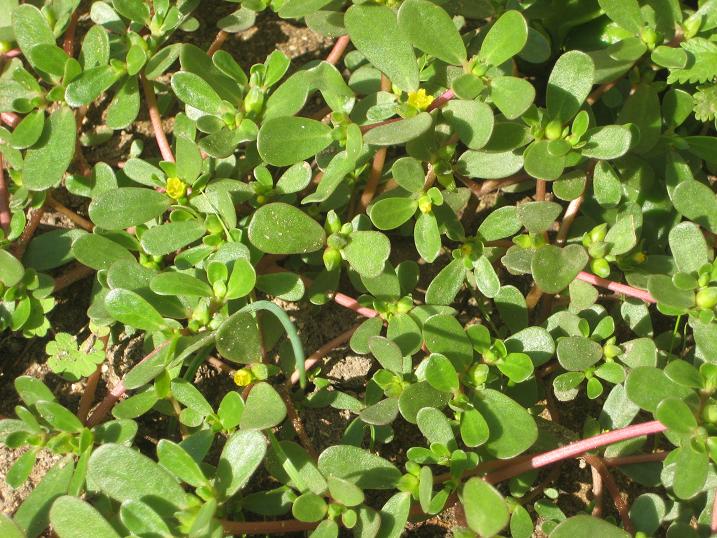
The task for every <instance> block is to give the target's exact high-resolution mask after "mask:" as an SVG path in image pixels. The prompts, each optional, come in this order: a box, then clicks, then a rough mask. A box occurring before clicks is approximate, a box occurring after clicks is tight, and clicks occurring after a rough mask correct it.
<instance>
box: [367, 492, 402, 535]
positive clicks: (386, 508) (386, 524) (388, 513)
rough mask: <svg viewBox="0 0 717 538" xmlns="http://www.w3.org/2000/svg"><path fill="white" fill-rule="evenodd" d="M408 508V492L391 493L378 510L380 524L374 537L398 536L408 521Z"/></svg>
mask: <svg viewBox="0 0 717 538" xmlns="http://www.w3.org/2000/svg"><path fill="white" fill-rule="evenodd" d="M410 509H411V494H410V493H407V492H403V491H402V492H399V493H396V494H395V495H393V497H391V498H390V499H389V500H388V501H386V504H384V505H383V508H381V511H380V512H379V515H380V516H381V526H380V528H379V530H378V534H376V537H375V538H399V537H400V536H401V535H402V534H403V531H404V528H405V526H406V522H407V521H408V515H409V512H410Z"/></svg>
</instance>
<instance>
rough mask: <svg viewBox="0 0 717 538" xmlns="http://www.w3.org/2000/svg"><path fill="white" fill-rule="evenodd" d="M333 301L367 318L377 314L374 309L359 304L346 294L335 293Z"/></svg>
mask: <svg viewBox="0 0 717 538" xmlns="http://www.w3.org/2000/svg"><path fill="white" fill-rule="evenodd" d="M334 302H335V303H336V304H338V305H341V306H343V307H345V308H348V309H349V310H353V311H354V312H356V313H358V314H361V315H362V316H364V317H367V318H375V317H376V316H378V312H376V311H375V310H372V309H371V308H367V307H365V306H361V305H360V304H359V302H358V301H357V300H356V299H354V298H353V297H349V296H348V295H344V294H343V293H335V294H334Z"/></svg>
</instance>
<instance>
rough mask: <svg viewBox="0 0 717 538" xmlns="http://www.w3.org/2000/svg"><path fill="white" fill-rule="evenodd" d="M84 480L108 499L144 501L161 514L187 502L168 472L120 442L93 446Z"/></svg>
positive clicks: (165, 513) (167, 512)
mask: <svg viewBox="0 0 717 538" xmlns="http://www.w3.org/2000/svg"><path fill="white" fill-rule="evenodd" d="M87 481H88V482H89V483H92V484H93V487H96V488H98V489H99V490H100V491H101V492H102V493H104V494H105V495H107V496H108V497H110V498H111V499H114V500H116V501H119V502H123V501H126V500H135V501H143V502H145V503H147V504H148V505H150V506H151V507H152V508H153V509H154V510H156V511H157V512H158V513H159V514H160V515H164V516H170V515H171V514H172V513H174V512H175V511H176V510H177V509H179V508H182V507H184V506H185V503H186V494H185V493H184V490H182V488H181V486H180V485H179V484H178V483H177V482H176V480H175V479H174V478H173V477H172V475H171V474H169V473H168V472H167V471H165V470H164V469H163V468H162V467H160V466H159V465H158V464H157V463H155V462H154V461H152V460H151V459H149V458H148V457H147V456H144V455H142V454H140V453H139V452H137V451H136V450H133V449H131V448H128V447H126V446H122V445H116V444H112V443H110V444H106V445H102V446H100V447H99V448H97V449H95V450H94V452H93V453H92V456H90V462H89V465H88V467H87Z"/></svg>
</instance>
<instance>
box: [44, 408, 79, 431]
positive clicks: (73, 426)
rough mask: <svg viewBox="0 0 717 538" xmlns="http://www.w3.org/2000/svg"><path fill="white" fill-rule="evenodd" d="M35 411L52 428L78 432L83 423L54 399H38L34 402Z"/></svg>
mask: <svg viewBox="0 0 717 538" xmlns="http://www.w3.org/2000/svg"><path fill="white" fill-rule="evenodd" d="M35 407H36V408H37V412H38V413H40V416H41V417H42V418H43V419H45V421H47V423H48V424H50V425H51V426H52V427H53V428H55V429H57V430H60V431H63V432H68V433H79V432H81V431H82V428H83V425H82V422H80V419H78V418H77V417H76V416H75V415H74V414H72V413H71V412H70V411H69V410H68V409H67V408H66V407H63V406H62V405H60V404H59V403H57V402H54V401H39V402H36V403H35Z"/></svg>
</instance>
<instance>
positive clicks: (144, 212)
mask: <svg viewBox="0 0 717 538" xmlns="http://www.w3.org/2000/svg"><path fill="white" fill-rule="evenodd" d="M170 203H171V200H170V199H169V197H167V196H165V195H164V194H162V193H159V192H157V191H154V190H151V189H145V188H141V187H123V188H119V189H113V190H109V191H106V192H104V193H102V194H100V195H99V196H98V197H97V198H95V199H94V200H92V203H91V204H90V207H89V214H90V218H91V219H92V222H94V223H95V224H96V225H97V226H99V227H101V228H104V229H106V230H121V229H124V228H129V227H130V226H137V225H139V224H144V223H145V222H147V221H149V220H151V219H153V218H155V217H159V216H160V215H161V214H162V213H164V212H165V211H166V210H167V208H168V207H169V205H170Z"/></svg>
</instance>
